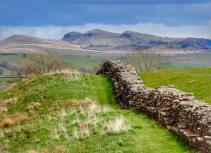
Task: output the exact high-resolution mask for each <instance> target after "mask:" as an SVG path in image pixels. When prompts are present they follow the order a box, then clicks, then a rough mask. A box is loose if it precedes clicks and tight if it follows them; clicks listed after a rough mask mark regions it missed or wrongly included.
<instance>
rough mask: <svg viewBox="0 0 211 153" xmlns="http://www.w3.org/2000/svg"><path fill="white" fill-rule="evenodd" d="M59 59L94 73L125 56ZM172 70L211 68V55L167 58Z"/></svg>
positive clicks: (14, 57) (11, 59)
mask: <svg viewBox="0 0 211 153" xmlns="http://www.w3.org/2000/svg"><path fill="white" fill-rule="evenodd" d="M58 56H59V58H60V59H61V60H62V61H63V62H65V63H67V64H69V65H71V66H73V67H75V68H78V69H82V70H86V71H92V70H93V69H96V67H98V66H99V64H100V63H102V62H103V61H105V60H108V59H113V60H118V59H121V60H122V59H123V58H124V57H123V56H117V55H68V54H67V55H66V54H65V55H63V54H59V55H58ZM22 59H23V54H11V55H9V54H6V55H4V54H0V62H2V61H6V62H8V63H18V62H20V61H21V60H22ZM167 59H168V61H169V62H170V65H171V67H172V68H191V67H211V53H209V52H207V53H206V52H204V53H195V54H188V55H177V56H170V57H167Z"/></svg>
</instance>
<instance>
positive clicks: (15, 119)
mask: <svg viewBox="0 0 211 153" xmlns="http://www.w3.org/2000/svg"><path fill="white" fill-rule="evenodd" d="M27 120H28V117H27V116H26V115H22V114H20V113H15V114H12V115H10V116H7V117H5V118H4V119H3V120H2V121H1V122H0V128H1V129H4V128H10V127H14V126H17V125H19V124H21V123H23V122H25V121H27Z"/></svg>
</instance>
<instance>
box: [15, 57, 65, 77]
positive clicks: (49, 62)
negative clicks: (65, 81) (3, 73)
mask: <svg viewBox="0 0 211 153" xmlns="http://www.w3.org/2000/svg"><path fill="white" fill-rule="evenodd" d="M63 68H65V64H63V63H62V62H61V61H60V59H59V58H58V57H56V56H55V55H50V54H42V53H36V54H30V55H28V56H26V58H25V59H23V60H22V61H21V63H20V64H19V66H18V67H16V69H15V71H16V73H17V75H18V76H20V77H21V76H28V75H33V74H43V73H49V72H51V71H57V70H61V69H63Z"/></svg>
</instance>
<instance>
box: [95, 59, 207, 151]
mask: <svg viewBox="0 0 211 153" xmlns="http://www.w3.org/2000/svg"><path fill="white" fill-rule="evenodd" d="M98 74H105V75H106V76H108V77H109V78H110V79H111V81H112V83H113V86H114V90H115V93H116V97H117V100H118V102H119V104H120V105H121V106H122V107H123V108H127V109H129V108H132V109H136V110H138V111H141V112H145V113H146V114H148V115H149V116H151V117H153V118H154V119H156V120H157V121H158V122H160V123H161V124H162V125H163V126H164V127H166V128H167V129H168V130H169V131H171V132H173V133H175V134H176V135H178V137H179V138H180V139H181V140H182V141H183V142H184V143H186V144H187V145H189V146H190V147H193V148H196V149H199V150H200V151H201V152H202V153H211V105H209V104H206V103H202V102H199V101H197V100H195V98H194V96H193V95H192V94H190V93H184V92H182V91H180V90H178V89H175V88H174V87H173V86H163V87H160V88H157V89H151V88H148V87H146V86H145V85H144V84H143V81H142V80H140V78H138V76H137V73H136V71H135V68H134V67H133V66H131V65H128V64H124V63H122V62H120V61H106V62H105V63H104V64H103V65H102V67H101V69H100V70H99V71H98Z"/></svg>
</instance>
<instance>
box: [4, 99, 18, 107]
mask: <svg viewBox="0 0 211 153" xmlns="http://www.w3.org/2000/svg"><path fill="white" fill-rule="evenodd" d="M17 101H18V97H11V98H9V99H5V100H1V99H0V106H1V107H4V106H7V105H12V104H16V103H17Z"/></svg>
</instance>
